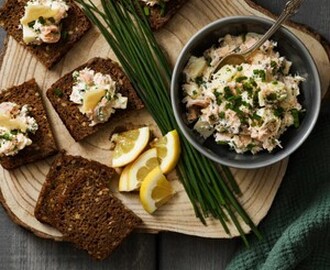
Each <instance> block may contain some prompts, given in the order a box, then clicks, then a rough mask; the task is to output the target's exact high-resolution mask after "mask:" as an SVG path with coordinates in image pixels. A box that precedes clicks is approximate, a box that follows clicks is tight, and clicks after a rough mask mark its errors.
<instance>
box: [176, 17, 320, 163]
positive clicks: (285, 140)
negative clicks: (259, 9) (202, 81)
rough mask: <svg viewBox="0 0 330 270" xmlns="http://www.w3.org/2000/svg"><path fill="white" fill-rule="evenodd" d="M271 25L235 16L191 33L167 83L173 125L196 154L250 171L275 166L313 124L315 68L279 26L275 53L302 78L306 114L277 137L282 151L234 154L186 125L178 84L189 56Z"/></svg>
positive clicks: (316, 106)
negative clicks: (220, 39) (174, 121)
mask: <svg viewBox="0 0 330 270" xmlns="http://www.w3.org/2000/svg"><path fill="white" fill-rule="evenodd" d="M271 25H272V22H271V21H270V20H267V19H264V18H259V17H245V16H244V17H243V16H238V17H227V18H224V19H220V20H218V21H215V22H213V23H211V24H209V25H207V26H206V27H204V28H203V29H202V30H200V31H199V32H198V33H197V34H195V35H194V36H193V37H192V38H191V39H190V40H189V42H188V43H187V44H186V46H185V47H184V48H183V50H182V52H181V54H180V56H179V58H178V59H177V62H176V65H175V68H174V72H173V77H172V82H171V99H172V106H173V110H174V113H175V118H176V120H177V123H178V125H179V127H180V129H181V131H182V132H183V134H184V135H185V137H186V138H187V139H188V141H189V142H190V143H191V144H192V145H193V146H194V147H195V148H196V149H197V150H198V151H199V152H200V153H202V154H203V155H205V156H207V157H208V158H210V159H212V160H214V161H216V162H218V163H221V164H223V165H227V166H231V167H236V168H244V169H252V168H260V167H264V166H268V165H271V164H273V163H276V162H278V161H280V160H282V159H284V158H285V157H288V156H289V155H290V154H291V153H292V152H293V151H295V150H296V149H297V148H298V147H299V146H300V145H301V144H302V143H303V142H304V141H305V139H306V138H307V137H308V135H309V134H310V133H311V131H312V129H313V127H314V125H315V123H316V120H317V117H318V114H319V110H320V103H321V86H320V78H319V74H318V71H317V68H316V66H315V63H314V61H313V59H312V57H311V55H310V53H309V52H308V50H307V49H306V47H305V46H304V44H303V43H302V42H301V41H300V40H299V39H298V38H297V37H296V36H295V35H294V34H292V33H291V32H290V31H289V30H287V29H286V28H284V27H282V28H280V29H279V30H278V31H277V32H276V33H275V34H274V35H273V36H272V38H271V39H272V40H275V41H277V42H278V46H277V49H276V50H277V51H279V52H280V54H281V55H282V56H285V57H286V58H287V59H289V60H290V61H292V63H293V64H292V68H291V73H292V74H296V73H298V74H299V75H301V76H303V77H304V78H305V79H306V80H305V81H304V82H303V83H301V85H300V89H301V94H300V96H299V98H298V99H299V102H300V103H301V104H302V106H303V108H305V109H306V113H305V115H304V117H303V119H302V121H301V123H300V126H299V128H293V127H292V128H291V127H290V128H289V129H288V130H287V131H286V132H285V133H284V134H283V135H282V136H281V138H280V139H281V141H282V146H283V148H282V149H280V148H277V149H276V150H274V151H273V152H272V153H268V152H266V151H263V152H259V153H257V154H255V155H252V154H250V153H244V154H237V153H236V152H235V151H234V150H230V149H229V147H228V146H226V145H218V144H217V143H216V142H215V141H214V138H213V136H210V137H209V138H208V139H207V140H206V141H203V140H202V139H201V137H200V136H199V135H198V134H197V133H196V132H195V131H193V130H192V128H191V127H189V126H188V124H187V121H186V118H185V106H184V104H183V103H182V102H181V100H182V98H183V96H182V89H181V84H182V70H183V69H184V67H185V65H186V64H187V62H188V59H189V58H190V56H192V55H195V56H201V55H202V53H203V52H204V51H205V50H206V49H207V48H210V47H211V46H212V45H213V44H218V42H217V41H218V39H219V38H220V37H223V36H225V35H226V34H232V35H239V34H242V33H247V32H255V33H260V34H263V33H265V32H266V31H267V30H268V29H269V28H270V26H271Z"/></svg>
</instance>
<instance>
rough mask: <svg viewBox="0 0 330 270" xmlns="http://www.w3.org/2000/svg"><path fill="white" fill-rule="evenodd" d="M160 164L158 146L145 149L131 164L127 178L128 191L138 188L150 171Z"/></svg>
mask: <svg viewBox="0 0 330 270" xmlns="http://www.w3.org/2000/svg"><path fill="white" fill-rule="evenodd" d="M157 166H159V162H158V158H157V150H156V148H152V149H149V150H147V151H145V152H144V153H143V154H142V155H141V156H139V157H138V158H137V159H136V160H135V161H134V162H133V164H132V165H131V166H130V169H129V172H128V179H127V191H132V190H137V189H139V187H140V186H141V182H142V181H143V180H144V178H145V177H146V176H147V175H148V173H149V172H150V171H151V170H152V169H154V168H155V167H157Z"/></svg>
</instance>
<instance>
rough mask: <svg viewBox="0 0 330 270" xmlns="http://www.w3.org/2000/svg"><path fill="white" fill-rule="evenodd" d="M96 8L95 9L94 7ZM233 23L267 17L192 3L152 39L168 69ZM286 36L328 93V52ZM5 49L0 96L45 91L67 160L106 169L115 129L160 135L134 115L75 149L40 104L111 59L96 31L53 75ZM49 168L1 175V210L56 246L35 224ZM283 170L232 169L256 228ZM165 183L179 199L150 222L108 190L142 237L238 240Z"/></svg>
mask: <svg viewBox="0 0 330 270" xmlns="http://www.w3.org/2000/svg"><path fill="white" fill-rule="evenodd" d="M94 2H96V3H99V1H94ZM232 15H257V16H262V17H267V16H268V17H269V16H272V15H271V14H270V13H269V12H267V11H266V10H264V9H262V8H260V7H258V6H256V5H255V4H254V3H253V2H251V1H250V0H236V1H228V0H189V1H187V3H186V4H185V5H184V7H183V8H182V9H181V10H180V11H179V12H178V14H177V15H176V16H175V17H174V18H173V19H172V20H171V22H170V23H169V24H167V25H166V26H165V27H164V28H163V29H162V30H161V31H159V32H157V33H156V36H157V39H158V40H159V42H160V44H161V45H162V46H163V48H164V50H165V51H166V53H167V54H168V57H169V59H170V61H171V63H172V64H174V63H175V60H176V58H177V56H178V54H179V52H180V51H181V49H182V48H183V46H184V44H185V43H186V42H187V41H188V39H189V38H190V37H191V36H192V35H193V34H194V33H196V31H197V30H199V29H200V28H202V27H203V26H205V25H206V24H208V23H210V22H211V21H214V20H216V19H219V18H222V17H226V16H232ZM289 28H290V30H292V31H293V32H294V33H295V34H296V35H297V36H298V37H299V38H300V39H301V40H302V41H303V42H304V43H305V45H306V46H307V47H308V49H309V50H310V52H311V54H312V56H313V57H314V60H315V62H316V64H317V67H318V69H319V72H320V75H321V80H322V89H323V94H324V93H325V92H326V90H327V89H328V87H329V76H328V75H329V74H330V64H329V48H328V46H327V45H325V43H324V42H323V41H322V40H321V38H320V37H319V36H318V35H317V34H315V33H312V32H311V31H309V30H307V29H306V28H304V27H301V26H297V25H293V24H290V27H289ZM5 47H6V48H5V50H4V52H3V55H2V65H1V66H0V89H4V88H7V87H11V86H12V85H17V84H20V83H23V82H24V81H26V80H28V79H31V78H32V77H34V78H35V79H36V81H37V82H38V84H39V86H40V87H41V89H42V90H43V93H44V94H43V99H44V101H45V104H46V107H47V111H48V115H49V117H50V121H51V124H52V127H53V129H54V132H55V137H56V140H57V142H58V145H59V147H60V148H63V149H66V150H67V152H68V153H69V154H73V155H81V156H83V157H86V158H90V159H94V160H97V161H99V162H101V163H104V164H107V165H109V164H110V160H111V152H110V150H109V148H110V142H109V137H110V134H111V132H112V130H113V129H114V128H115V127H116V126H118V125H121V126H122V125H123V124H127V125H132V124H133V123H136V122H138V123H140V124H149V125H151V127H152V128H153V129H154V130H155V131H156V132H157V127H156V126H155V123H154V122H153V120H152V118H151V117H150V115H149V114H148V112H147V111H141V112H139V113H133V114H132V115H131V116H129V117H126V118H125V119H123V120H121V121H120V123H119V122H117V123H111V124H109V125H107V127H106V128H104V129H103V130H101V131H100V132H98V133H97V134H96V135H94V136H92V137H89V138H88V139H86V140H84V141H83V142H81V143H76V142H74V140H73V139H72V137H71V136H70V135H69V133H68V131H67V130H66V128H65V126H64V125H63V123H62V121H61V120H60V119H59V117H58V116H57V114H56V113H55V111H54V109H53V108H52V106H51V105H50V103H49V101H48V100H47V98H46V97H45V91H46V90H47V88H48V87H49V86H50V85H51V84H52V83H53V82H55V81H56V80H57V79H58V78H60V77H61V76H62V75H64V74H65V73H67V72H69V71H71V70H72V69H74V68H76V67H77V66H79V65H80V64H82V63H84V62H86V61H87V60H89V59H90V58H92V57H94V56H100V57H107V56H108V57H111V58H114V55H113V53H112V51H111V49H110V48H109V46H108V44H107V43H106V42H105V40H104V39H103V37H102V36H101V35H100V33H99V32H98V31H97V30H96V29H92V30H91V31H90V32H89V33H88V34H87V35H86V36H85V37H84V38H83V39H82V40H81V42H79V44H77V45H76V46H75V47H74V48H73V49H72V50H71V51H70V52H69V53H68V54H67V56H66V57H65V58H64V59H63V60H62V61H61V62H60V63H59V64H58V65H57V66H56V68H55V69H53V70H52V71H48V70H46V69H45V68H44V67H43V66H42V65H41V64H40V63H38V61H37V60H36V59H35V58H34V57H33V56H32V55H31V54H30V53H28V52H27V51H26V50H25V49H24V48H23V47H22V46H20V45H18V44H17V42H16V41H14V40H13V39H12V38H11V37H9V38H8V39H7V42H6V46H5ZM52 160H53V158H50V159H47V160H44V161H40V162H38V163H35V164H30V165H28V166H24V167H21V168H19V169H16V170H13V171H7V170H4V169H2V168H0V197H1V201H2V204H3V206H4V208H5V209H6V210H7V212H8V214H9V215H10V216H11V218H12V219H13V220H14V222H16V223H18V224H19V225H21V226H23V227H25V228H27V229H29V230H31V231H33V232H34V233H35V234H37V235H38V236H41V237H45V238H52V239H56V240H61V237H62V235H61V233H59V232H58V231H56V230H55V229H53V228H51V227H49V226H46V225H44V224H42V223H40V222H38V221H37V220H36V219H35V218H34V215H33V212H34V207H35V204H36V200H37V198H38V195H39V192H40V190H41V186H42V184H43V182H44V179H45V176H46V174H47V172H48V169H49V166H50V164H51V162H52ZM287 164H288V159H286V160H283V161H281V162H279V163H277V164H275V165H273V166H269V167H267V168H262V169H258V170H237V169H232V171H233V173H234V176H235V178H236V180H237V181H238V184H239V186H240V188H241V190H242V193H243V195H242V196H241V197H240V198H239V200H240V202H241V204H242V205H243V207H244V208H245V209H246V211H247V212H248V213H249V215H250V216H251V218H252V219H253V221H254V222H255V223H256V224H258V223H259V222H260V221H261V220H262V218H263V217H264V216H265V215H266V214H267V212H268V210H269V208H270V206H271V204H272V202H273V199H274V197H275V194H276V192H277V190H278V188H279V186H280V184H281V181H282V179H283V176H284V174H285V171H286V168H287ZM169 178H170V179H171V180H172V181H173V185H174V187H175V189H176V191H177V194H176V196H175V197H174V198H173V199H171V200H170V202H169V203H168V204H166V205H165V206H163V207H161V208H160V209H159V210H158V211H157V212H156V213H155V214H154V215H149V214H148V213H146V212H145V211H144V210H143V208H142V206H141V204H140V202H139V199H138V195H137V194H121V193H118V192H117V191H116V190H117V185H118V181H117V180H115V181H113V183H112V186H113V189H114V190H115V193H116V196H118V198H120V199H121V200H122V201H123V202H124V203H125V204H126V205H127V206H128V207H129V208H131V209H132V210H133V211H134V212H135V213H136V214H137V215H138V216H140V217H141V218H142V219H143V221H144V223H143V225H141V227H140V229H141V230H143V231H147V232H159V231H173V232H179V233H184V234H190V235H197V236H202V237H211V238H229V237H233V236H237V235H239V233H238V232H237V230H236V229H235V228H234V226H233V225H230V229H231V235H227V234H226V233H225V232H224V230H223V228H222V227H221V225H220V224H219V222H218V221H216V220H213V219H208V220H207V222H208V226H204V225H202V223H201V222H200V221H199V220H198V219H197V218H196V217H195V213H194V211H193V208H192V206H191V204H190V201H189V199H188V197H187V195H186V193H185V191H184V189H183V187H182V185H181V184H180V182H179V181H178V179H177V177H176V175H175V173H173V174H171V175H170V176H169ZM243 227H244V230H245V231H246V232H248V231H249V229H248V227H247V226H245V225H244V226H243Z"/></svg>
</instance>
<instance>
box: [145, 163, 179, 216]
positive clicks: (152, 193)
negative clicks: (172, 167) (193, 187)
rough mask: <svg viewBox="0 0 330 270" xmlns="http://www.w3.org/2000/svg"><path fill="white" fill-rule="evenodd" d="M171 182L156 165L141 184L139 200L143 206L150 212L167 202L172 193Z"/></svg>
mask: <svg viewBox="0 0 330 270" xmlns="http://www.w3.org/2000/svg"><path fill="white" fill-rule="evenodd" d="M174 193H175V192H174V189H173V188H172V185H171V183H170V182H169V181H168V180H167V179H166V177H165V176H164V174H163V172H162V170H161V168H160V167H159V166H157V167H156V168H154V169H153V170H152V171H151V172H150V173H148V175H147V176H146V177H145V179H144V180H143V182H142V184H141V189H140V200H141V203H142V206H143V208H144V209H145V210H146V211H147V212H148V213H150V214H152V213H153V212H155V211H156V210H157V208H159V207H160V206H162V205H163V204H165V203H166V202H168V200H169V199H171V197H172V196H173V195H174Z"/></svg>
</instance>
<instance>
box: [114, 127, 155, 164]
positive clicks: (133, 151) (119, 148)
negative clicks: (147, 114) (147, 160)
mask: <svg viewBox="0 0 330 270" xmlns="http://www.w3.org/2000/svg"><path fill="white" fill-rule="evenodd" d="M149 137H150V131H149V127H142V128H139V129H133V130H129V131H125V132H122V133H118V134H114V135H113V136H112V139H111V140H112V141H113V142H114V143H115V144H116V146H115V149H114V151H113V157H112V167H114V168H118V167H123V166H125V165H127V164H128V163H131V162H132V161H133V160H135V159H136V158H137V157H138V156H139V155H140V153H141V152H142V151H143V150H144V148H145V147H146V146H147V144H148V141H149Z"/></svg>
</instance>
